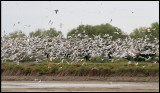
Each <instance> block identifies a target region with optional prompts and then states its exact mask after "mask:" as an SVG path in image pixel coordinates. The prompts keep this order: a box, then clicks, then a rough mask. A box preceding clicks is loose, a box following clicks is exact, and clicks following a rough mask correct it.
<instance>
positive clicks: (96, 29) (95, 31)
mask: <svg viewBox="0 0 160 93" xmlns="http://www.w3.org/2000/svg"><path fill="white" fill-rule="evenodd" d="M115 32H116V33H115ZM78 34H81V36H82V37H83V36H84V35H85V34H86V35H88V36H89V37H90V38H92V37H93V36H94V35H101V37H104V35H105V34H109V35H110V36H112V40H115V39H117V38H121V39H124V38H126V37H127V35H125V33H124V32H123V31H122V30H121V29H120V28H117V27H114V26H112V25H110V24H108V23H107V24H101V25H96V26H91V25H79V26H78V27H77V28H74V29H72V30H71V31H70V32H68V34H67V37H68V36H71V37H73V38H74V37H76V36H77V35H78ZM104 38H106V37H104Z"/></svg>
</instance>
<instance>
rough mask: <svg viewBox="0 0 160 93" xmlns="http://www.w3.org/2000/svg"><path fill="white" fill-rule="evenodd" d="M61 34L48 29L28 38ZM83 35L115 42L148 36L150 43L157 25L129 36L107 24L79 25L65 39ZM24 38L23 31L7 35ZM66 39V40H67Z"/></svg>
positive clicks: (31, 34) (154, 24) (40, 30)
mask: <svg viewBox="0 0 160 93" xmlns="http://www.w3.org/2000/svg"><path fill="white" fill-rule="evenodd" d="M58 35H61V36H62V37H63V34H62V32H61V31H57V30H56V29H55V28H50V29H49V30H42V29H38V30H36V31H33V32H30V33H29V37H40V38H44V37H47V36H48V37H56V36H58ZM85 35H88V37H90V38H93V37H94V36H96V35H100V36H101V37H103V38H104V39H105V38H106V37H105V35H109V36H112V40H116V39H118V38H121V39H125V38H129V37H130V38H133V39H136V38H145V36H146V35H147V36H149V38H150V41H151V42H152V41H153V40H154V39H155V38H159V23H158V22H154V23H152V24H151V26H150V27H139V28H135V29H134V30H133V31H132V32H131V33H130V34H126V33H125V32H123V31H122V30H121V29H120V28H118V27H115V26H112V25H111V24H109V23H106V24H101V25H95V26H92V25H79V26H78V27H77V28H73V29H72V30H70V31H69V32H68V33H67V38H69V37H72V38H83V37H84V36H85ZM24 36H26V34H25V33H23V31H21V30H19V31H15V32H12V33H9V35H7V37H9V38H17V37H19V38H20V37H24ZM67 38H66V39H67Z"/></svg>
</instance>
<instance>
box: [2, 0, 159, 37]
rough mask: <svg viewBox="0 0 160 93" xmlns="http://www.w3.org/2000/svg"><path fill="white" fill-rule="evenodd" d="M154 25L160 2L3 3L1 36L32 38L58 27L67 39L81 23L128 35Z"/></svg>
mask: <svg viewBox="0 0 160 93" xmlns="http://www.w3.org/2000/svg"><path fill="white" fill-rule="evenodd" d="M56 9H58V10H59V11H58V13H57V14H56V13H55V11H54V10H56ZM132 12H133V13H132ZM111 19H112V22H111V23H110V20H111ZM50 20H51V21H52V22H53V24H52V25H51V23H49V21H50ZM18 22H20V23H19V24H18ZM153 22H158V23H159V1H1V36H2V35H4V31H5V33H6V34H8V33H11V32H14V31H16V30H22V31H23V33H25V34H26V35H29V33H30V32H33V31H36V30H37V29H44V30H48V29H50V28H55V29H56V30H57V31H62V33H63V35H64V36H65V37H66V35H67V33H68V32H69V31H70V30H72V29H73V28H77V27H78V26H79V25H81V24H83V25H92V26H94V25H100V24H106V23H110V24H111V25H113V26H116V27H118V28H120V29H121V30H122V31H123V32H126V33H127V34H129V33H131V32H132V31H133V30H134V29H135V28H139V27H149V26H150V25H151V24H152V23H153ZM14 24H15V26H14ZM60 24H62V25H61V26H60ZM29 25H30V27H29Z"/></svg>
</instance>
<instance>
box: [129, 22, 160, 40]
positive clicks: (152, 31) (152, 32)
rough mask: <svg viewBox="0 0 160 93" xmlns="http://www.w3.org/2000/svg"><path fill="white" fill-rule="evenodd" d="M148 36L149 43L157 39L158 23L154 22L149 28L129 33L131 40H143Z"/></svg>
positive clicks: (141, 28) (137, 29)
mask: <svg viewBox="0 0 160 93" xmlns="http://www.w3.org/2000/svg"><path fill="white" fill-rule="evenodd" d="M145 36H148V37H149V39H150V41H151V42H153V40H154V39H155V38H159V23H158V22H154V23H152V24H151V27H140V28H136V29H134V30H133V32H132V33H130V37H131V38H134V39H136V38H144V39H145Z"/></svg>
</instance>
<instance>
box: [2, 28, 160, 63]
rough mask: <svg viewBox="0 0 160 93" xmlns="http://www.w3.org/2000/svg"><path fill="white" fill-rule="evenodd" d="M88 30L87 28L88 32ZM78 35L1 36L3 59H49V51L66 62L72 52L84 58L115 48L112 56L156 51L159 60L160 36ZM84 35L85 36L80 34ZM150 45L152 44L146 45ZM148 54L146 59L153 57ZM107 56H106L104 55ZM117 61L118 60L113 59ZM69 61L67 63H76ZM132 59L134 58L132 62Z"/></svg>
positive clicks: (73, 54) (18, 60) (74, 55)
mask: <svg viewBox="0 0 160 93" xmlns="http://www.w3.org/2000/svg"><path fill="white" fill-rule="evenodd" d="M84 32H85V31H83V33H84ZM74 36H75V38H71V36H69V37H68V39H64V38H62V35H61V34H59V35H58V36H57V37H54V38H50V37H45V38H43V39H42V38H39V37H28V36H26V37H21V38H15V39H13V38H7V37H6V35H4V36H3V37H1V60H2V61H3V62H5V61H7V60H11V61H14V62H17V63H18V64H19V62H20V61H22V60H26V61H27V60H35V62H41V61H46V60H47V57H46V55H45V53H49V57H50V61H53V59H56V58H60V60H61V62H60V63H63V62H65V61H66V60H65V59H64V58H65V57H66V55H67V56H69V57H70V58H71V59H72V60H71V61H72V62H82V61H83V60H84V59H79V56H83V57H84V56H86V55H90V56H91V57H95V56H101V55H105V57H108V53H109V52H111V53H112V54H111V56H112V57H124V58H125V57H127V56H131V57H133V58H135V57H136V56H137V55H138V54H146V55H147V54H156V55H157V57H156V58H155V60H159V39H158V38H155V40H154V42H152V43H151V42H149V41H148V40H149V38H148V37H147V36H146V37H145V38H138V39H131V38H126V39H124V40H122V39H120V38H119V39H117V40H115V41H112V40H111V39H112V36H109V35H108V34H105V35H104V37H106V38H107V39H104V38H102V37H101V36H100V35H98V36H94V37H93V38H89V37H88V35H82V34H78V35H74ZM78 37H83V38H81V39H80V38H78ZM146 46H148V47H150V48H148V49H145V47H146ZM140 58H144V59H145V60H146V61H147V60H150V59H151V58H152V57H149V58H145V57H142V56H140ZM102 60H104V59H102ZM112 61H114V60H112ZM72 62H67V63H72ZM129 63H130V62H129Z"/></svg>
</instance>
